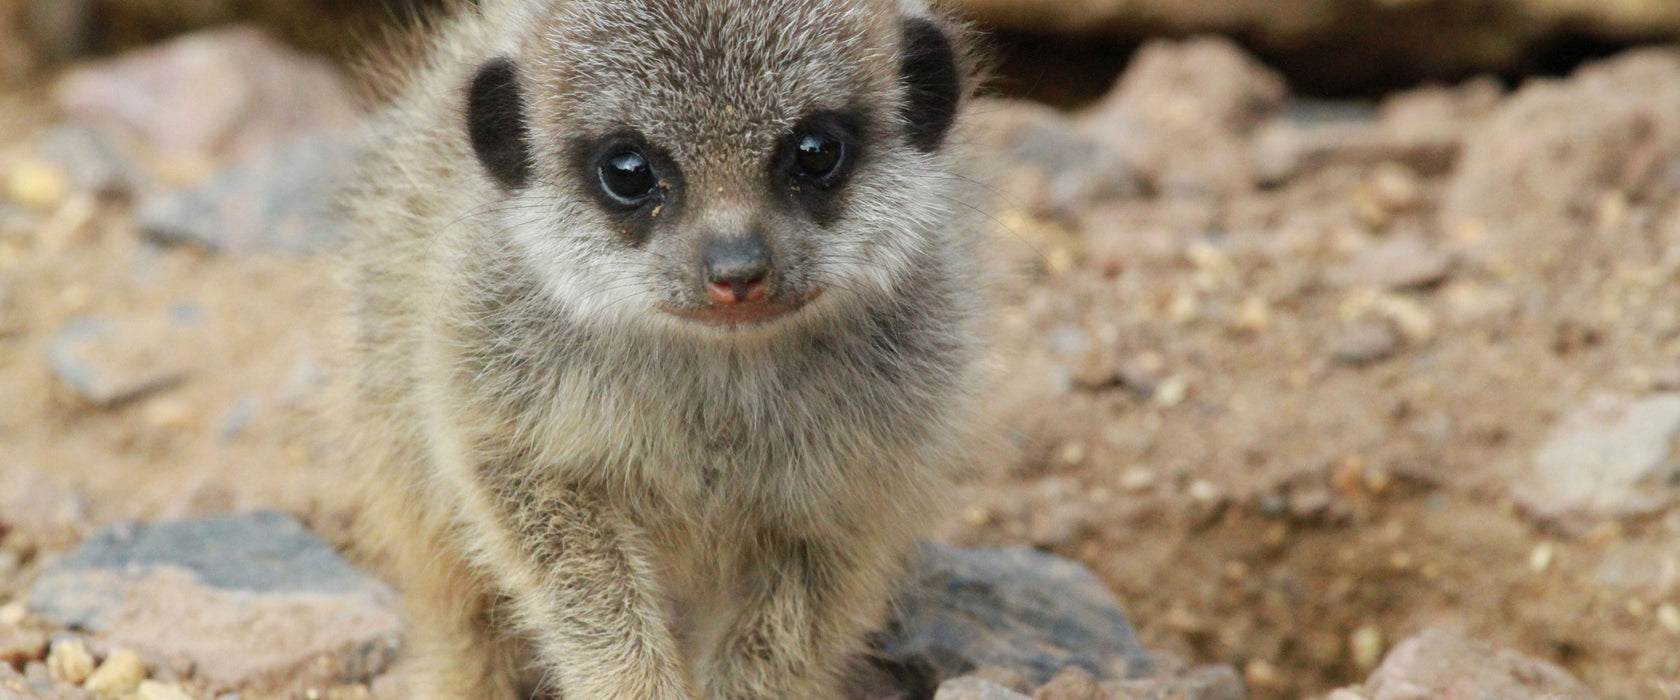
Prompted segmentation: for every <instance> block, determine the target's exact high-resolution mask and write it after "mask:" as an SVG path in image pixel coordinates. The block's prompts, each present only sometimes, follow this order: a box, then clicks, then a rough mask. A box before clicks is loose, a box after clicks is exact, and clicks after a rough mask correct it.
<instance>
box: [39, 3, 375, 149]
mask: <svg viewBox="0 0 1680 700" xmlns="http://www.w3.org/2000/svg"><path fill="white" fill-rule="evenodd" d="M56 97H57V101H58V103H59V105H60V106H61V107H63V109H64V110H65V111H66V112H68V113H70V114H71V115H73V116H75V117H76V118H78V119H80V120H83V121H85V122H88V123H91V124H94V125H96V126H100V127H102V128H108V129H112V130H115V131H117V132H119V133H122V134H124V135H126V136H129V137H132V138H134V139H137V140H139V141H140V142H142V143H146V144H149V145H150V146H152V147H155V148H156V149H158V150H160V151H162V152H164V153H168V154H174V155H181V156H210V157H215V158H218V159H230V158H237V157H240V156H247V155H250V154H253V153H255V152H258V151H261V150H264V149H266V148H267V147H268V146H269V145H271V144H273V143H274V142H275V141H277V140H279V139H281V138H283V137H286V136H291V135H296V134H300V133H304V132H311V131H322V130H333V129H340V128H347V127H349V126H350V125H352V124H354V123H355V121H356V119H357V116H358V114H359V112H360V109H359V108H358V106H357V104H356V100H355V98H354V97H353V96H352V94H351V92H350V90H349V88H348V86H347V85H346V81H345V80H344V78H343V77H342V76H341V75H340V74H339V73H338V71H337V69H335V68H334V67H333V66H332V65H331V64H330V63H328V62H327V61H326V60H325V59H322V58H317V57H313V56H309V55H307V54H304V53H300V52H298V51H295V50H293V49H291V48H289V47H287V46H285V45H283V44H281V43H279V42H277V41H275V40H273V39H271V38H269V37H268V36H266V35H265V34H263V33H262V32H261V31H258V30H256V29H252V28H243V27H235V28H229V29H218V30H213V31H206V32H201V33H197V34H190V35H187V36H185V37H182V38H179V39H176V40H174V41H171V42H169V43H166V44H162V45H159V46H156V47H151V48H146V49H141V50H138V51H135V52H132V53H129V54H127V55H124V56H121V57H119V58H116V59H114V60H111V61H107V62H104V63H99V64H95V65H92V66H88V67H83V68H76V69H73V70H71V71H70V72H69V73H68V74H67V75H66V76H65V77H64V78H63V79H62V80H61V81H60V82H59V84H58V86H57V88H56Z"/></svg>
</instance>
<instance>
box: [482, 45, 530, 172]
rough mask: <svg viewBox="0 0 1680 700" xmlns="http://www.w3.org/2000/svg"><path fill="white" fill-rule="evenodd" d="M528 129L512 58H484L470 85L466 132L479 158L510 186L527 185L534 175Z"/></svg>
mask: <svg viewBox="0 0 1680 700" xmlns="http://www.w3.org/2000/svg"><path fill="white" fill-rule="evenodd" d="M529 130H530V129H529V127H528V126H526V124H525V101H524V98H523V97H522V96H521V95H520V93H519V79H518V75H517V72H516V69H515V66H514V63H513V61H511V60H509V59H508V58H506V57H497V58H492V59H490V60H488V61H485V62H484V65H482V66H479V67H478V72H477V73H475V74H474V75H473V79H472V85H471V86H470V87H469V88H468V89H467V134H468V135H469V136H470V137H471V138H472V148H473V153H474V154H477V156H478V162H479V163H482V164H483V165H484V169H485V170H486V171H488V172H489V173H490V177H493V178H495V179H496V182H499V183H501V185H502V186H503V187H506V188H508V189H510V190H516V189H519V188H522V187H524V186H525V184H526V183H527V182H529V181H530V179H531V146H530V134H529Z"/></svg>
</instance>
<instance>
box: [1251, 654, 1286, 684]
mask: <svg viewBox="0 0 1680 700" xmlns="http://www.w3.org/2000/svg"><path fill="white" fill-rule="evenodd" d="M1243 680H1245V681H1247V682H1248V684H1249V685H1250V686H1253V687H1256V688H1274V689H1275V688H1280V687H1282V686H1283V673H1282V672H1281V671H1279V670H1278V667H1276V666H1273V665H1272V664H1271V662H1269V661H1266V660H1264V659H1254V660H1253V661H1250V662H1248V665H1247V666H1244V667H1243Z"/></svg>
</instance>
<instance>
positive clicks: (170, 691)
mask: <svg viewBox="0 0 1680 700" xmlns="http://www.w3.org/2000/svg"><path fill="white" fill-rule="evenodd" d="M135 697H136V698H137V699H138V700H193V697H192V696H191V695H189V694H187V691H185V690H182V689H181V686H178V685H175V684H173V683H159V682H157V681H140V690H139V691H138V692H137V693H136V694H135Z"/></svg>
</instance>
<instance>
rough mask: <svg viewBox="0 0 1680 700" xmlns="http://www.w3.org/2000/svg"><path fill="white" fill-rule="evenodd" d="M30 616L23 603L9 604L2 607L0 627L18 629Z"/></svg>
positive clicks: (0, 607) (0, 610)
mask: <svg viewBox="0 0 1680 700" xmlns="http://www.w3.org/2000/svg"><path fill="white" fill-rule="evenodd" d="M28 616H29V610H28V609H27V608H25V607H23V603H7V604H5V605H0V627H16V626H17V625H18V624H19V623H21V622H23V619H24V618H25V617H28Z"/></svg>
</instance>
